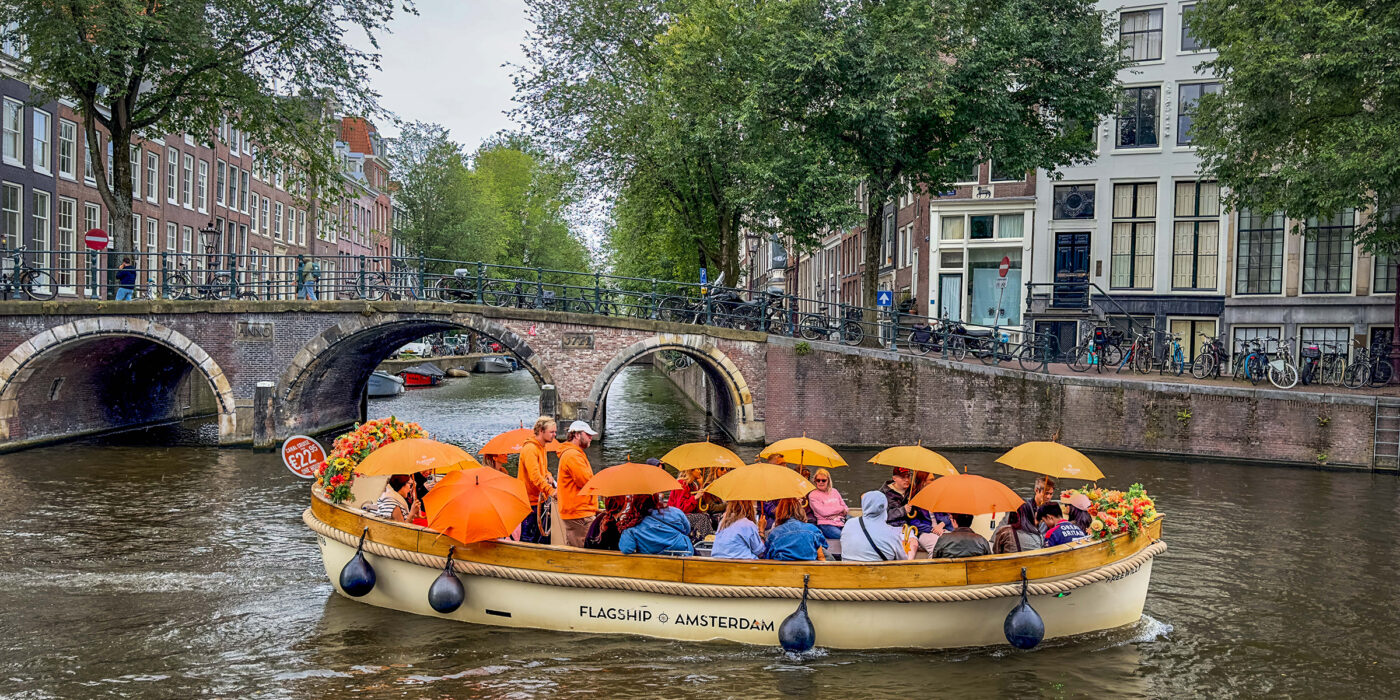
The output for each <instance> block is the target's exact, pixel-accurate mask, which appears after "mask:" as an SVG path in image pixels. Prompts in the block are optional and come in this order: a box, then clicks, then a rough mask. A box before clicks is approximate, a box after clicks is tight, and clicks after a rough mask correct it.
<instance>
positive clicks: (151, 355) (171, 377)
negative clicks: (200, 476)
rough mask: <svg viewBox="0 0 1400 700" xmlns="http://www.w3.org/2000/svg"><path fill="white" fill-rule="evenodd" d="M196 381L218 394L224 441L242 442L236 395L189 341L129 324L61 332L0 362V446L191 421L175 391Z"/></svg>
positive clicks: (122, 319) (93, 324) (149, 325)
mask: <svg viewBox="0 0 1400 700" xmlns="http://www.w3.org/2000/svg"><path fill="white" fill-rule="evenodd" d="M195 373H197V374H198V375H199V376H201V377H202V378H203V379H204V381H205V382H207V384H208V388H209V390H210V391H211V393H212V396H213V403H214V408H215V410H216V411H217V415H218V427H219V441H220V442H221V443H223V442H234V441H236V440H237V438H238V425H237V412H236V409H235V403H234V395H233V387H232V385H231V384H230V382H229V379H228V377H227V376H226V375H225V374H224V371H223V369H222V368H221V367H220V366H219V364H218V363H217V362H215V361H214V359H213V358H212V357H210V356H209V353H207V352H205V350H204V349H203V348H202V347H200V346H199V345H197V344H196V343H195V342H194V341H192V340H190V339H189V338H188V337H186V336H185V335H183V334H181V333H179V332H177V331H175V330H174V329H171V328H169V327H167V326H164V325H161V324H159V323H155V322H153V321H150V320H148V319H144V318H137V317H130V316H103V317H100V318H88V319H81V320H77V321H71V322H69V323H65V324H62V325H59V326H55V327H53V328H50V329H48V330H46V331H44V332H42V333H39V334H38V335H35V336H34V337H32V338H30V339H29V340H27V341H25V342H23V343H20V345H19V346H18V347H16V348H15V349H14V350H12V351H11V352H10V353H9V355H8V356H6V357H5V358H4V359H0V440H3V441H5V442H7V443H9V444H10V445H34V444H41V443H44V442H53V441H58V440H62V439H66V438H72V437H77V436H80V435H85V434H97V433H104V432H111V431H112V430H117V429H122V428H129V427H139V426H142V425H151V424H158V423H161V422H165V421H169V420H176V419H180V418H185V417H190V414H188V413H185V411H186V410H188V409H190V408H192V406H191V405H185V406H182V405H180V403H179V402H178V401H177V399H178V398H179V397H178V396H177V391H178V390H179V389H180V388H181V387H182V386H186V382H187V380H189V379H190V377H191V375H192V374H195ZM65 397H73V398H65ZM206 398H207V397H206Z"/></svg>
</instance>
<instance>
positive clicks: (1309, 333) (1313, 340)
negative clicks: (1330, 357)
mask: <svg viewBox="0 0 1400 700" xmlns="http://www.w3.org/2000/svg"><path fill="white" fill-rule="evenodd" d="M1298 343H1299V346H1298V347H1299V348H1306V347H1308V346H1310V345H1315V346H1317V347H1318V349H1320V350H1322V352H1324V353H1327V352H1329V351H1330V352H1338V353H1341V355H1342V357H1347V356H1349V355H1350V354H1351V327H1350V326H1324V327H1320V328H1308V327H1302V328H1299V329H1298Z"/></svg>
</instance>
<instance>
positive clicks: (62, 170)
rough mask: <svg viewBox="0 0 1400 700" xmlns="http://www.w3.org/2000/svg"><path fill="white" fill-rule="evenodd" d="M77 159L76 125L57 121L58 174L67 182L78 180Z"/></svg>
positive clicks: (66, 121)
mask: <svg viewBox="0 0 1400 700" xmlns="http://www.w3.org/2000/svg"><path fill="white" fill-rule="evenodd" d="M77 158H78V125H77V124H75V123H73V122H70V121H68V120H67V119H60V120H58V174H59V175H62V176H63V177H66V178H68V179H69V180H76V179H77V178H78V160H77ZM75 216H76V214H75Z"/></svg>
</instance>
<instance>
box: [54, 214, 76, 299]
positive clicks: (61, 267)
mask: <svg viewBox="0 0 1400 700" xmlns="http://www.w3.org/2000/svg"><path fill="white" fill-rule="evenodd" d="M77 247H78V201H77V200H76V199H68V198H66V197H59V198H58V261H57V266H58V269H57V270H55V271H54V281H56V282H58V284H59V285H60V286H63V287H71V286H73V284H74V282H73V280H74V279H75V278H76V277H77V274H76V271H75V270H74V269H73V268H75V267H77V266H78V259H77V256H75V255H74V254H73V251H75V250H77Z"/></svg>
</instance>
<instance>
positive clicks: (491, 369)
mask: <svg viewBox="0 0 1400 700" xmlns="http://www.w3.org/2000/svg"><path fill="white" fill-rule="evenodd" d="M515 370H516V366H515V362H513V361H512V360H511V358H510V357H507V356H505V355H487V356H486V357H483V358H481V359H479V360H477V361H476V365H475V366H474V367H472V371H473V372H476V373H477V374H505V373H508V372H514V371H515Z"/></svg>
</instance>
